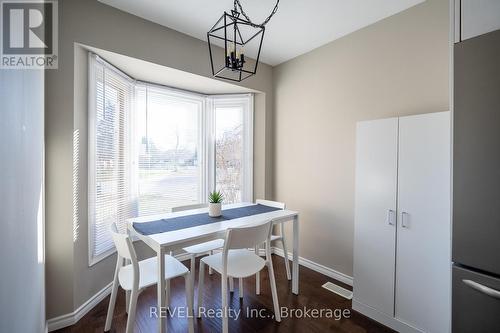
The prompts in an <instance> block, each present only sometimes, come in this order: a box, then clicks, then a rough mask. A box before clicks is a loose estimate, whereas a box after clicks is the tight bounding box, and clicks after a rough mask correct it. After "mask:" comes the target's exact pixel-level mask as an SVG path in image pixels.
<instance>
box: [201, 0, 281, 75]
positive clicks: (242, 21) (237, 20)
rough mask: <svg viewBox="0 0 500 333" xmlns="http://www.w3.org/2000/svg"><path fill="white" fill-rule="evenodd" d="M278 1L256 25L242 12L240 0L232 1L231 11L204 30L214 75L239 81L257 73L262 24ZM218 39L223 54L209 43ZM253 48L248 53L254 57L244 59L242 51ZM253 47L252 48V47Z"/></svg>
mask: <svg viewBox="0 0 500 333" xmlns="http://www.w3.org/2000/svg"><path fill="white" fill-rule="evenodd" d="M278 4H279V0H276V4H275V5H274V8H273V10H272V12H271V14H270V15H269V16H268V17H267V18H266V19H265V20H264V22H262V23H260V24H255V23H253V22H252V20H250V17H248V15H247V14H246V13H245V11H244V10H243V7H242V6H241V3H240V0H234V3H233V7H234V8H233V9H232V10H231V13H230V14H229V13H227V12H224V14H223V15H222V16H221V18H220V19H219V20H218V21H217V22H216V23H215V24H214V26H213V27H212V29H210V30H209V31H208V32H207V40H208V50H209V52H210V65H211V67H212V74H213V76H215V77H218V78H222V79H226V80H231V81H238V82H239V81H242V80H244V79H246V78H248V77H250V76H252V75H254V74H255V73H256V72H257V65H258V63H259V57H260V51H261V48H262V41H263V39H264V31H265V28H264V26H265V25H266V24H267V23H268V22H269V20H270V19H271V17H273V15H274V14H276V11H277V10H278ZM216 41H220V42H221V43H219V45H220V44H222V43H223V44H224V45H223V46H224V54H221V53H220V51H219V49H218V48H214V47H213V46H212V43H211V42H216ZM249 46H250V47H251V48H252V49H257V53H253V54H251V55H252V56H253V57H254V59H255V61H254V60H250V61H249V60H248V59H247V54H248V53H245V51H248V50H249ZM252 46H255V47H252Z"/></svg>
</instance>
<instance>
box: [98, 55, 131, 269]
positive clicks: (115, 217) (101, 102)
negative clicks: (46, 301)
mask: <svg viewBox="0 0 500 333" xmlns="http://www.w3.org/2000/svg"><path fill="white" fill-rule="evenodd" d="M89 58H90V61H89V71H90V75H89V92H90V94H89V96H90V98H89V103H90V104H91V106H93V107H90V108H89V161H90V163H89V231H90V237H89V251H90V258H91V261H93V260H99V258H100V257H102V256H104V255H106V254H107V253H108V252H110V251H113V250H114V245H113V241H112V238H111V235H110V233H109V228H110V225H111V224H112V223H116V224H117V226H118V228H119V229H121V230H122V231H124V229H125V227H126V226H125V222H126V219H127V218H130V217H131V216H132V215H133V207H132V202H133V201H132V200H130V198H129V196H130V193H131V191H130V180H131V179H130V164H131V163H130V161H131V156H130V155H131V154H130V153H131V152H130V151H129V150H128V149H127V147H128V146H129V144H128V142H129V140H130V135H129V133H130V130H129V128H130V115H131V109H132V104H133V95H134V94H133V82H132V81H131V80H130V79H128V78H126V77H125V76H124V75H123V74H121V73H120V72H118V71H117V70H114V69H113V68H111V67H108V66H107V65H106V63H104V62H103V61H102V60H100V58H98V57H97V56H95V55H91V56H90V57H89Z"/></svg>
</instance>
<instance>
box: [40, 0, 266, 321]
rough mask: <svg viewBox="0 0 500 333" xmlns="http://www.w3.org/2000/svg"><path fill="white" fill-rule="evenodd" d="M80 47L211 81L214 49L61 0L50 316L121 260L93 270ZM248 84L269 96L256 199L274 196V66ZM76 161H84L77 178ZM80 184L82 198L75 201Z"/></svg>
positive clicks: (49, 121) (100, 283)
mask: <svg viewBox="0 0 500 333" xmlns="http://www.w3.org/2000/svg"><path fill="white" fill-rule="evenodd" d="M76 43H82V44H85V45H89V46H92V47H96V48H100V49H104V50H108V51H112V52H116V53H120V54H124V55H127V56H130V57H134V58H138V59H142V60H146V61H149V62H153V63H156V64H160V65H164V66H168V67H172V68H176V69H180V70H183V71H186V72H190V73H194V74H198V75H202V76H206V77H211V76H212V75H211V72H210V67H209V62H208V51H207V46H206V44H205V43H204V42H202V41H200V40H197V39H194V38H191V37H189V36H186V35H184V34H181V33H179V32H176V31H173V30H170V29H167V28H165V27H163V26H160V25H157V24H155V23H152V22H149V21H146V20H143V19H141V18H139V17H136V16H133V15H130V14H127V13H125V12H121V11H119V10H117V9H115V8H112V7H109V6H106V5H103V4H101V3H99V2H97V1H95V0H86V1H81V0H80V1H79V0H65V1H59V69H58V70H51V71H47V77H46V87H47V93H46V105H45V106H46V133H47V138H46V197H47V199H46V202H47V204H46V240H47V318H54V317H57V316H60V315H63V314H67V313H70V312H73V311H74V310H75V309H77V308H78V307H79V306H80V305H82V304H83V303H84V302H85V301H87V300H88V299H89V298H90V297H91V296H93V295H94V294H95V293H97V292H98V291H99V290H101V289H102V288H103V287H105V286H106V285H107V284H108V283H109V282H110V281H111V279H112V273H113V269H114V261H115V260H116V259H115V257H114V256H110V257H108V258H107V259H105V260H103V261H101V262H99V263H97V264H96V265H94V266H92V267H88V245H87V244H88V243H87V233H88V231H87V230H88V224H87V218H86V217H87V213H86V212H87V203H86V195H87V194H86V193H87V192H86V179H87V178H86V163H87V162H86V154H87V152H86V140H87V137H86V122H87V119H86V93H85V92H86V84H85V80H84V79H82V78H83V77H84V76H85V75H86V58H85V55H84V53H82V52H83V51H82V49H81V47H79V46H77V45H76ZM218 51H219V52H221V51H220V50H218ZM241 85H242V86H245V87H247V88H251V89H254V90H257V91H260V92H262V93H259V94H257V95H256V98H255V126H254V132H255V133H254V140H255V142H254V195H255V197H266V196H268V197H269V196H271V195H272V193H271V190H272V187H271V186H272V182H271V181H270V177H271V176H272V175H271V173H272V164H271V162H272V161H271V160H272V148H271V147H272V143H271V139H272V135H271V133H272V132H271V130H272V127H271V126H272V112H271V108H272V97H273V96H272V68H271V67H269V66H267V65H259V72H258V74H257V75H256V76H255V77H253V78H250V79H248V80H245V81H243V82H242V83H241ZM74 137H75V138H78V140H76V139H75V143H76V142H79V144H78V145H76V144H74V139H73V138H74ZM74 148H75V151H74ZM76 148H78V149H76ZM74 156H75V157H78V160H76V159H75V161H77V162H75V166H78V170H75V173H74V172H73V165H74V163H73V158H74ZM75 169H76V168H75ZM76 179H78V181H79V182H77V183H76V185H75V186H77V189H78V190H77V193H78V198H77V199H76V200H75V201H74V202H73V195H72V193H73V181H74V180H76ZM73 213H74V214H73ZM76 217H78V218H77V219H76ZM75 221H78V223H74V222H75ZM141 252H142V251H141Z"/></svg>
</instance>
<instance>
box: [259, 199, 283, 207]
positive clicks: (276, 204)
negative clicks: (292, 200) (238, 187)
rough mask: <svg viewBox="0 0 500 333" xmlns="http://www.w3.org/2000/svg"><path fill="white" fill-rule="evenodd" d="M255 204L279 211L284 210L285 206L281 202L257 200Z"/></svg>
mask: <svg viewBox="0 0 500 333" xmlns="http://www.w3.org/2000/svg"><path fill="white" fill-rule="evenodd" d="M255 203H256V204H261V205H264V206H269V207H275V208H279V209H285V204H284V203H283V202H278V201H271V200H264V199H257V200H255Z"/></svg>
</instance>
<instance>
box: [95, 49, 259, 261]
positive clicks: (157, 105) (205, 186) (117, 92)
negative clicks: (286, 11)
mask: <svg viewBox="0 0 500 333" xmlns="http://www.w3.org/2000/svg"><path fill="white" fill-rule="evenodd" d="M88 141H89V155H88V156H89V158H88V163H89V164H88V170H89V177H88V186H89V201H88V205H89V206H88V207H89V264H90V265H92V264H94V263H96V262H98V261H99V260H101V259H102V258H104V257H106V256H108V255H109V254H111V253H113V252H114V246H113V243H112V240H111V237H110V235H109V226H110V225H111V223H113V222H115V223H117V225H118V227H119V228H120V229H122V230H123V231H124V230H125V228H126V225H125V224H126V220H127V219H128V218H132V217H138V216H146V215H155V214H163V213H167V212H170V211H171V208H172V207H175V206H181V205H188V204H194V203H204V202H207V197H208V193H209V192H210V191H211V190H214V189H217V190H220V191H221V192H222V193H223V195H224V197H225V203H237V202H242V201H252V199H253V193H252V187H253V186H252V184H253V182H252V173H253V170H252V166H253V159H252V153H253V146H252V144H253V96H252V95H251V94H238V95H234V94H232V95H216V96H209V95H203V94H198V93H193V92H188V91H182V90H177V89H173V88H169V87H164V86H160V85H156V84H151V83H146V82H139V81H136V80H134V79H132V78H130V77H128V76H127V75H125V74H123V73H122V72H120V71H119V70H118V69H116V68H114V67H113V66H112V65H110V64H109V63H107V62H105V61H104V60H103V59H101V58H99V57H98V56H96V55H93V54H90V56H89V130H88Z"/></svg>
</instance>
